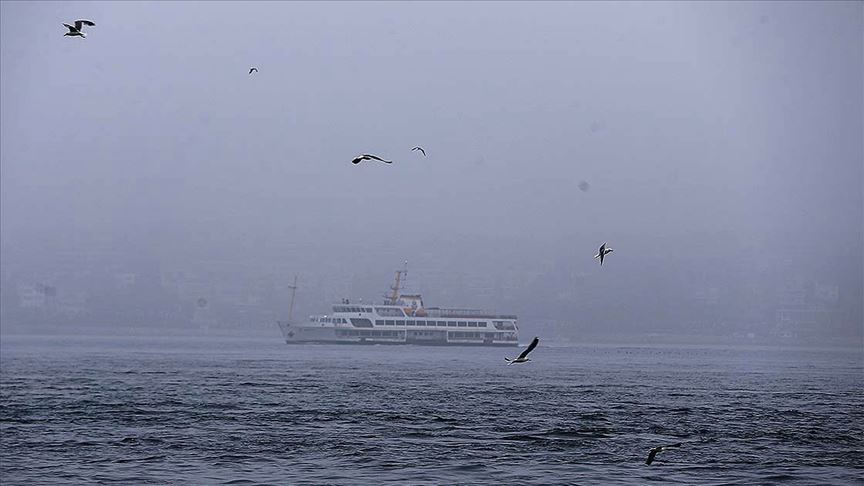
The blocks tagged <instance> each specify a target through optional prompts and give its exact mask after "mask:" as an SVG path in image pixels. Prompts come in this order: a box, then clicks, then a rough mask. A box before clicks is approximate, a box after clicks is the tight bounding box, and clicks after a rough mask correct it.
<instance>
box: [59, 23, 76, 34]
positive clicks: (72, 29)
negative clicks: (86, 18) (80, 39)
mask: <svg viewBox="0 0 864 486" xmlns="http://www.w3.org/2000/svg"><path fill="white" fill-rule="evenodd" d="M63 25H65V26H66V27H67V28H68V29H69V32H78V29H76V28H75V27H73V26H71V25H69V24H63Z"/></svg>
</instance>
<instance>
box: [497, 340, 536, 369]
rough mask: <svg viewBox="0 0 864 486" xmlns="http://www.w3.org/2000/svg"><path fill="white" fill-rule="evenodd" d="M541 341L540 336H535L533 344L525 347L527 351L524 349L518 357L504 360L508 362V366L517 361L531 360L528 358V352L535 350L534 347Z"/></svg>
mask: <svg viewBox="0 0 864 486" xmlns="http://www.w3.org/2000/svg"><path fill="white" fill-rule="evenodd" d="M539 342H540V338H538V337H537V336H534V340H533V341H531V344H529V345H528V347H527V348H525V351H522V354H520V355H519V356H517V357H516V359H510V358H504V361H506V362H507V363H508V366H509V365H512V364H516V363H524V362H526V361H531V360H530V359H528V353H530V352H531V351H534V348H536V347H537V344H538V343H539Z"/></svg>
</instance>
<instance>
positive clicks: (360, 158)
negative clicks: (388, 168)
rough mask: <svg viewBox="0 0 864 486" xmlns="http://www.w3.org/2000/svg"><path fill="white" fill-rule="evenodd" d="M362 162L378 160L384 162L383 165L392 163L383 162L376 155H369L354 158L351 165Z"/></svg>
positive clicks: (382, 160)
mask: <svg viewBox="0 0 864 486" xmlns="http://www.w3.org/2000/svg"><path fill="white" fill-rule="evenodd" d="M364 160H378V161H381V162H384V163H385V164H392V163H393V161H392V160H384V159H382V158H381V157H378V156H377V155H371V154H363V155H358V156H357V157H354V160H352V161H351V163H352V164H359V163H360V162H361V161H364Z"/></svg>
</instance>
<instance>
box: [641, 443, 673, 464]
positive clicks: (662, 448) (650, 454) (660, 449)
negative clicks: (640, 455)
mask: <svg viewBox="0 0 864 486" xmlns="http://www.w3.org/2000/svg"><path fill="white" fill-rule="evenodd" d="M670 447H681V443H680V442H679V443H677V444H670V445H665V446H660V447H655V448H653V449H651V450H650V451H648V459H645V464H647V465H649V466H650V465H651V463H652V462H654V456H656V455H657V453H659V452H663V451H665V450H666V449H668V448H670Z"/></svg>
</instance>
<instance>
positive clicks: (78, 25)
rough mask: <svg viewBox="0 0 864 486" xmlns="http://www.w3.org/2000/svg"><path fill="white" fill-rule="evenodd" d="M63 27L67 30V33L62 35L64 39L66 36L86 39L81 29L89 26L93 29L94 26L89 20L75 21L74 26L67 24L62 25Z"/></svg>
mask: <svg viewBox="0 0 864 486" xmlns="http://www.w3.org/2000/svg"><path fill="white" fill-rule="evenodd" d="M63 25H65V26H66V28H68V29H69V32H66V33H65V34H63V36H64V37H65V36H67V35H68V36H70V37H82V38H83V37H87V34H85V33H84V32H82V31H81V29H83V28H84V26H85V25H89V26H90V27H93V26H94V25H96V24H95V23H94V22H93V21H91V20H76V21H75V25H69V24H63Z"/></svg>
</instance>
